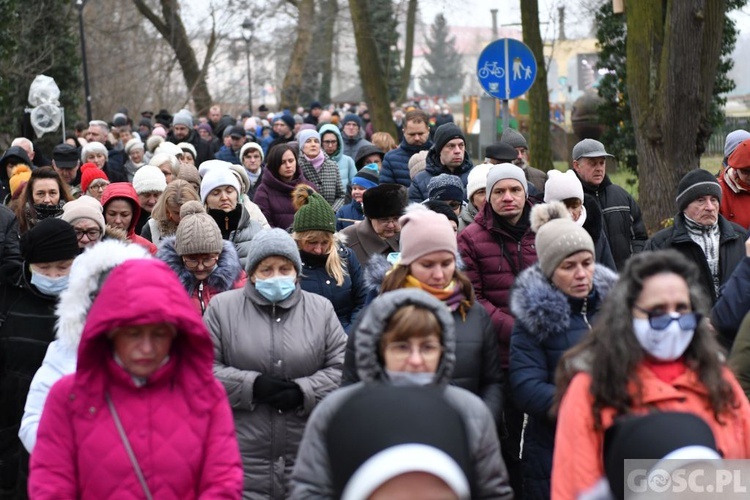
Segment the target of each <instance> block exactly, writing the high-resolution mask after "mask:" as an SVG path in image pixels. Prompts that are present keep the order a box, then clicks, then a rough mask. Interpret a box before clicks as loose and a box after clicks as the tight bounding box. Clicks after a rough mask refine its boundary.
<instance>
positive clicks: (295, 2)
mask: <svg viewBox="0 0 750 500" xmlns="http://www.w3.org/2000/svg"><path fill="white" fill-rule="evenodd" d="M286 2H287V3H288V4H290V5H292V6H293V7H296V8H298V9H299V4H298V3H297V0H286Z"/></svg>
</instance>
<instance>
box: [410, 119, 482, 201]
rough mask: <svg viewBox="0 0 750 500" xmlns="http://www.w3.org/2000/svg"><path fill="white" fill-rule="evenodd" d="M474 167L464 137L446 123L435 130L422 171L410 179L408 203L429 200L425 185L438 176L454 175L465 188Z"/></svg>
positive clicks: (456, 127)
mask: <svg viewBox="0 0 750 500" xmlns="http://www.w3.org/2000/svg"><path fill="white" fill-rule="evenodd" d="M473 167H474V164H473V163H472V162H471V157H470V156H469V153H468V151H466V137H465V136H464V133H463V132H462V131H461V129H460V128H458V126H456V124H454V123H446V124H445V125H441V126H440V127H438V128H437V130H435V137H434V143H433V145H432V147H431V148H430V151H429V152H428V153H427V159H426V163H425V169H424V171H422V172H420V173H418V174H417V175H416V176H415V177H414V179H412V182H411V185H410V186H409V201H411V202H413V203H422V202H423V201H424V200H426V199H428V198H429V194H428V189H427V185H428V184H429V183H430V181H431V180H432V178H433V177H436V176H438V175H440V174H450V175H456V176H458V177H460V178H461V183H462V184H463V186H464V188H466V183H467V182H468V177H469V172H470V171H471V169H472V168H473Z"/></svg>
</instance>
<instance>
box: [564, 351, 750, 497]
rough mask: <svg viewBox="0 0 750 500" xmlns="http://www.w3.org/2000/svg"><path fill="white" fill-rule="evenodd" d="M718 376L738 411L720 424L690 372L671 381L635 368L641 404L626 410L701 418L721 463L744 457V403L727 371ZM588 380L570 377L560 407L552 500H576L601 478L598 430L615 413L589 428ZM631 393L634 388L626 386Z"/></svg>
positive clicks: (747, 406)
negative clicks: (736, 405) (726, 384)
mask: <svg viewBox="0 0 750 500" xmlns="http://www.w3.org/2000/svg"><path fill="white" fill-rule="evenodd" d="M723 375H724V378H725V379H726V380H727V381H728V382H729V383H730V384H731V386H732V392H733V393H734V396H735V398H736V399H737V402H738V404H739V408H736V409H734V410H733V411H732V413H731V414H722V415H721V416H720V417H721V420H722V421H723V423H724V424H723V425H722V424H720V423H718V422H717V421H716V418H715V417H714V414H713V411H712V410H711V407H710V406H709V402H708V393H707V391H706V388H705V387H704V386H703V384H702V383H701V382H700V381H699V380H698V377H697V375H696V374H695V372H693V371H691V370H688V371H686V372H685V373H684V374H682V375H680V376H678V377H677V378H676V379H675V380H673V381H672V382H671V383H667V382H664V381H662V380H661V379H659V378H657V376H656V375H654V373H653V372H652V371H651V370H649V369H648V368H646V367H644V366H641V367H639V369H638V376H639V377H640V379H641V382H642V383H643V404H642V405H641V406H638V407H635V408H633V409H632V413H633V414H636V415H638V414H646V413H649V412H650V411H654V409H656V410H658V411H677V412H689V413H694V414H695V415H697V416H699V417H701V418H702V419H703V420H705V421H706V423H707V424H708V425H709V427H711V430H712V431H713V433H714V438H716V445H717V446H718V449H719V453H720V454H721V455H722V456H723V457H724V458H727V459H734V458H750V403H748V400H747V397H746V396H745V393H744V392H742V389H741V388H740V385H739V384H738V383H737V379H735V378H734V375H733V374H732V372H730V371H729V370H728V369H726V368H724V369H723ZM590 386H591V376H590V375H589V374H588V373H584V372H582V373H579V374H578V375H576V376H575V377H574V378H573V381H572V382H571V383H570V386H569V387H568V390H567V392H565V396H564V397H563V400H562V404H561V406H560V413H559V415H558V418H557V434H556V436H555V453H554V458H553V461H552V499H553V500H555V499H559V500H569V499H575V498H578V495H580V494H581V492H583V491H586V490H588V489H590V488H591V487H592V486H594V484H595V483H596V482H597V481H599V479H601V478H602V477H603V476H604V464H603V462H602V450H603V446H604V430H606V429H607V428H608V427H610V426H611V425H612V422H613V420H614V417H615V411H614V410H613V409H612V408H605V409H604V410H603V411H602V426H603V429H604V430H602V431H599V432H597V431H595V430H594V416H593V415H592V413H591V407H592V405H593V403H594V401H593V397H592V396H591V393H590V392H589V388H590ZM631 393H632V394H635V386H633V387H632V391H631Z"/></svg>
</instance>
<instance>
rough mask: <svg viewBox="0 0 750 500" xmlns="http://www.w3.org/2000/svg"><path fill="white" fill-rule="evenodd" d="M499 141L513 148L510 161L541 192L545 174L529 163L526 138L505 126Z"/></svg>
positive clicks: (545, 177) (542, 191)
mask: <svg viewBox="0 0 750 500" xmlns="http://www.w3.org/2000/svg"><path fill="white" fill-rule="evenodd" d="M500 142H501V143H503V144H507V145H508V146H511V147H512V148H513V149H514V150H515V154H516V156H515V158H514V159H513V161H512V162H511V163H513V164H514V165H516V166H518V167H521V169H522V170H523V173H524V174H526V180H528V181H529V182H531V183H532V184H533V185H534V188H535V189H536V190H537V191H538V194H539V195H541V194H543V193H544V183H545V182H547V174H546V173H545V172H543V171H542V170H539V169H538V168H534V167H532V166H531V165H529V144H528V143H527V142H526V138H525V137H524V136H523V135H522V134H521V133H520V132H518V131H517V130H513V129H512V128H506V129H505V130H504V131H503V135H502V136H500ZM488 156H489V155H488ZM499 163H503V162H499ZM530 194H531V195H534V194H535V193H533V192H532V193H530Z"/></svg>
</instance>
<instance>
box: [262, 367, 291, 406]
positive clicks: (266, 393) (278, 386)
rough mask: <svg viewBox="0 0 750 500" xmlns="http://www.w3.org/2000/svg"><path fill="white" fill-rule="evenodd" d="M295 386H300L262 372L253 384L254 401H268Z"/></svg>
mask: <svg viewBox="0 0 750 500" xmlns="http://www.w3.org/2000/svg"><path fill="white" fill-rule="evenodd" d="M294 387H299V386H298V385H297V384H295V383H294V382H289V381H287V380H281V379H280V378H276V377H272V376H270V375H262V374H261V375H259V376H258V377H257V378H256V379H255V383H254V384H253V401H255V402H258V403H266V402H268V401H267V400H268V399H269V398H271V397H272V396H273V395H275V394H278V393H279V392H282V391H284V390H288V389H292V388H294Z"/></svg>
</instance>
